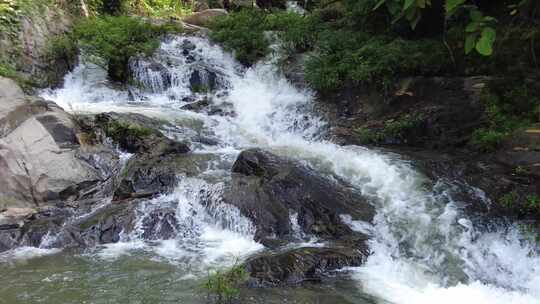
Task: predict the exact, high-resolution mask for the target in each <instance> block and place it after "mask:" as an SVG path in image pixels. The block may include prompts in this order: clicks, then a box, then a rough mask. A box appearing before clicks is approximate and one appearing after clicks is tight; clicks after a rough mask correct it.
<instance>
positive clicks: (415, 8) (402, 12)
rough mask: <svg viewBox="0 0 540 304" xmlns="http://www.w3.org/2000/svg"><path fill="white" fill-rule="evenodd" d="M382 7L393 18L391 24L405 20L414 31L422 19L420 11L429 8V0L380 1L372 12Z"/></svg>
mask: <svg viewBox="0 0 540 304" xmlns="http://www.w3.org/2000/svg"><path fill="white" fill-rule="evenodd" d="M382 5H385V6H386V9H387V10H388V12H389V13H390V15H392V16H393V21H392V23H395V22H397V21H398V20H400V19H401V18H406V19H407V21H408V22H409V24H410V26H411V28H412V29H415V28H416V26H417V25H418V22H420V20H421V19H422V10H424V9H425V8H427V7H429V6H431V0H380V1H379V2H377V4H375V7H374V8H373V10H377V9H378V8H379V7H381V6H382Z"/></svg>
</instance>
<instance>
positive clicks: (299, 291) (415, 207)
mask: <svg viewBox="0 0 540 304" xmlns="http://www.w3.org/2000/svg"><path fill="white" fill-rule="evenodd" d="M186 45H188V46H189V48H190V56H186V55H185V52H184V53H183V51H184V50H185V48H186ZM192 48H194V49H192ZM191 49H192V50H191ZM153 60H154V61H155V62H158V63H160V64H161V65H162V66H164V67H166V69H167V71H168V74H169V75H170V77H169V79H165V78H164V77H163V74H162V73H160V72H159V71H155V70H152V69H150V68H149V66H150V65H151V64H152V63H151V62H148V61H144V60H138V61H136V62H134V63H133V68H134V69H135V70H136V77H137V80H139V81H140V82H141V83H142V84H144V86H145V87H146V88H147V89H136V88H132V89H130V90H129V91H126V90H121V89H116V88H114V87H111V86H110V85H109V84H107V83H106V81H105V73H104V71H102V70H101V69H99V68H97V67H95V66H92V65H90V64H81V65H80V66H79V67H77V68H76V69H75V70H74V71H73V72H72V73H71V74H69V75H67V76H66V80H65V85H64V87H63V88H61V89H57V90H49V91H45V92H43V94H42V95H43V96H44V97H45V98H47V99H50V100H53V101H55V102H56V103H58V104H59V105H60V106H62V107H63V108H64V109H66V110H68V111H71V112H81V113H85V112H92V113H97V112H110V111H116V112H137V113H142V114H146V115H148V116H153V117H158V118H161V119H166V120H167V121H170V122H172V123H173V124H176V125H178V126H179V128H178V129H175V130H170V132H169V133H168V134H167V135H168V136H171V137H176V138H182V139H191V138H195V137H197V136H205V137H208V138H212V139H213V140H214V141H216V142H217V144H216V145H207V144H204V143H194V144H193V145H192V149H193V150H194V152H193V153H196V154H200V155H201V157H203V156H204V157H208V158H209V161H207V162H206V164H207V168H204V170H202V173H201V174H200V176H197V177H193V178H183V179H181V182H180V183H179V184H178V186H177V188H176V190H175V191H174V193H172V194H169V195H163V196H160V197H158V198H154V199H151V200H148V201H147V202H145V203H144V204H142V205H141V206H140V207H139V209H138V210H137V212H138V224H137V225H138V227H137V229H135V231H134V232H133V233H129V234H123V235H122V237H121V240H120V242H118V243H115V244H110V245H106V246H100V247H97V248H94V249H92V250H89V251H85V252H83V253H80V252H71V251H68V250H64V251H62V250H60V249H53V248H49V247H50V246H47V244H42V246H41V247H42V248H20V249H17V250H14V251H10V252H7V253H4V254H2V255H0V263H1V264H0V271H1V273H2V275H1V276H0V294H1V295H2V298H1V299H0V303H205V299H204V291H202V290H201V289H200V283H201V280H203V279H204V277H205V275H206V272H207V270H208V269H211V268H215V267H220V266H223V265H230V264H231V263H233V262H234V260H235V259H237V258H245V257H247V256H249V255H250V254H253V253H255V252H257V251H259V250H261V249H262V248H263V246H262V245H260V244H258V243H256V242H255V241H254V240H253V227H252V224H251V223H250V222H249V220H248V219H246V218H243V217H242V216H241V215H240V213H239V212H238V210H236V209H235V208H233V207H230V206H226V205H224V204H220V199H221V198H220V191H221V188H220V187H221V185H222V183H221V182H222V181H223V180H224V179H226V178H228V175H229V172H230V168H231V166H232V163H233V162H234V160H235V159H236V156H237V155H238V154H239V153H240V152H241V151H242V150H243V149H246V148H249V147H262V148H264V149H268V150H271V151H273V152H274V153H276V154H279V155H283V156H288V157H292V158H295V159H298V160H301V161H304V162H306V163H309V164H310V165H311V166H313V167H314V168H316V169H317V170H318V171H319V172H320V173H321V174H335V175H338V176H340V177H342V178H344V179H346V180H348V181H349V182H351V183H352V184H353V185H354V186H355V187H357V188H358V189H360V190H361V191H362V193H363V195H365V196H366V197H369V198H370V199H371V200H372V201H373V202H374V204H375V205H376V209H377V215H376V218H375V221H374V225H373V226H369V225H366V224H365V223H358V222H354V221H349V224H350V225H351V227H352V228H353V229H358V230H361V231H364V232H368V233H369V234H371V235H372V239H371V241H370V247H371V250H372V251H373V254H372V255H371V256H370V257H369V259H368V261H367V263H366V264H365V265H364V266H362V267H359V268H354V269H350V270H349V271H346V272H343V275H340V276H338V278H336V279H335V280H330V281H329V282H326V283H324V284H322V285H306V286H303V287H298V288H284V289H279V290H272V289H269V290H265V289H260V290H259V289H256V290H246V291H245V295H244V301H245V302H249V303H399V304H401V303H453V304H454V303H474V304H481V303H486V304H496V303H504V304H509V303H516V304H529V303H530V304H534V303H540V255H539V253H538V248H535V247H533V245H532V244H531V243H528V242H527V241H525V240H524V237H523V236H522V235H521V234H520V233H519V229H517V228H516V227H512V226H510V227H500V228H499V229H498V230H497V229H491V230H490V231H482V230H479V228H477V227H476V226H475V223H473V222H472V221H471V220H469V219H467V218H466V216H465V215H464V214H463V212H462V211H461V210H460V208H459V206H460V204H459V202H456V201H454V200H453V198H452V197H453V196H452V183H450V182H447V181H435V183H432V182H430V181H428V180H427V179H426V178H425V177H423V176H422V175H421V174H419V173H418V172H416V171H415V169H414V164H411V163H409V162H407V161H405V160H403V159H401V158H400V157H399V156H398V155H395V154H389V153H383V152H380V151H376V150H370V149H366V148H363V147H357V146H338V145H336V144H333V143H332V142H329V141H326V140H324V139H323V138H324V136H323V135H324V131H325V123H324V121H323V120H322V119H320V118H319V117H318V116H317V115H316V114H315V113H316V111H314V110H313V108H312V103H313V96H312V94H311V92H309V91H307V90H305V91H304V90H299V89H297V88H295V87H293V86H292V85H291V84H289V83H288V82H287V81H286V80H285V78H284V77H282V76H281V75H279V73H277V72H276V71H275V69H274V68H273V65H272V64H271V63H270V62H265V63H260V64H258V65H257V66H255V67H253V68H250V69H247V70H246V69H244V68H242V67H241V66H240V65H238V64H237V63H236V62H235V61H234V60H233V59H232V57H231V56H230V55H229V54H227V53H225V52H223V51H222V50H221V48H220V47H218V46H215V45H211V44H209V43H208V41H206V40H205V39H203V38H196V37H187V38H186V37H178V38H174V39H172V38H171V39H169V40H167V41H165V42H163V43H162V45H161V48H160V50H159V51H158V52H157V54H156V55H155V56H154V58H153ZM208 69H211V70H212V71H213V73H206V72H205V71H208ZM194 70H199V71H200V72H199V75H198V76H199V77H200V78H201V79H202V81H203V82H204V81H206V82H208V78H209V77H213V78H215V79H214V80H213V81H215V82H216V83H217V84H218V85H217V90H216V91H215V92H214V93H193V92H191V90H190V85H189V83H190V77H192V73H193V71H194ZM206 95H211V96H207V97H208V98H210V99H211V101H212V103H213V104H214V105H215V106H220V107H222V108H226V109H230V111H232V112H234V113H235V115H234V116H230V115H210V114H207V113H205V112H200V113H196V112H194V111H189V110H182V109H180V107H181V106H183V105H185V104H188V103H190V102H193V101H194V100H197V99H200V98H204V97H205V96H206ZM194 96H195V99H193V98H192V97H194ZM127 157H129V156H127ZM471 191H473V192H475V193H477V199H478V201H479V203H482V204H489V202H488V201H487V200H486V199H485V198H484V196H483V195H482V192H481V191H479V190H477V189H471ZM202 200H211V201H212V204H202ZM105 203H106V202H105ZM164 206H166V207H169V208H174V209H175V210H176V212H175V216H176V218H177V220H178V222H179V223H180V225H181V232H179V233H178V235H177V236H176V238H175V239H172V240H166V241H160V240H156V241H152V242H150V241H144V240H143V238H142V237H141V234H142V233H144V231H143V229H142V227H143V226H144V218H145V215H147V214H148V213H150V212H151V211H152V210H155V209H156V208H158V207H159V208H163V207H164ZM204 206H212V207H211V208H206V207H204ZM193 214H196V216H193ZM51 237H54V236H51ZM312 242H313V243H314V244H315V245H316V242H317V241H316V240H312Z"/></svg>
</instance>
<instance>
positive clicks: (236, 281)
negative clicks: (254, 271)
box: [204, 261, 248, 303]
mask: <svg viewBox="0 0 540 304" xmlns="http://www.w3.org/2000/svg"><path fill="white" fill-rule="evenodd" d="M247 278H248V274H247V272H246V270H245V268H244V267H243V266H242V265H239V264H238V261H237V262H235V263H234V265H233V267H231V269H229V270H227V271H220V270H216V271H215V272H213V273H208V278H207V280H206V282H205V283H204V288H205V289H206V290H208V291H209V292H210V293H211V294H213V295H214V296H215V297H216V300H217V302H218V303H228V302H230V301H231V300H233V299H234V298H235V297H237V296H238V295H239V294H240V290H239V286H240V284H242V283H244V282H245V281H246V280H247Z"/></svg>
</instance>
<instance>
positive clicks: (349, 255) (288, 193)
mask: <svg viewBox="0 0 540 304" xmlns="http://www.w3.org/2000/svg"><path fill="white" fill-rule="evenodd" d="M232 171H233V175H232V180H231V181H230V183H229V184H228V185H227V186H226V187H225V190H224V194H223V199H224V202H225V203H228V204H232V205H234V206H236V207H238V208H239V210H240V212H241V213H242V214H243V215H244V216H246V217H248V218H249V219H250V220H251V221H252V223H253V224H254V225H255V227H256V230H257V231H256V234H255V239H256V240H258V241H259V242H261V243H262V244H264V245H265V246H266V247H268V248H275V249H278V251H279V250H283V249H279V248H284V247H283V246H285V245H288V244H289V243H290V242H293V243H294V242H298V241H301V240H302V238H303V237H305V236H312V237H316V238H318V239H319V240H324V241H326V242H328V243H326V244H325V245H324V246H323V247H318V248H297V249H292V250H290V249H289V250H285V251H281V252H279V253H273V252H268V253H263V254H260V255H259V256H257V257H254V258H252V259H250V260H249V261H248V262H246V269H247V270H248V272H249V273H250V277H251V279H250V284H252V285H254V286H281V285H294V284H298V283H301V282H304V281H311V280H320V279H321V278H322V277H323V276H324V275H325V274H328V272H330V271H333V270H336V269H339V268H342V267H345V266H359V265H360V264H362V263H363V261H365V259H366V257H367V255H368V254H369V251H368V249H367V245H366V240H367V239H368V237H367V236H366V235H365V234H363V233H360V232H357V231H353V230H352V229H351V228H350V226H349V225H348V224H347V223H345V222H344V217H346V216H350V217H351V219H353V220H357V221H363V222H366V223H370V222H371V221H372V219H373V216H374V213H375V212H374V208H373V207H372V206H371V205H370V204H369V202H368V201H367V200H366V199H365V198H364V197H363V196H362V195H361V194H360V193H358V192H357V191H356V190H355V189H353V188H352V187H351V186H350V185H348V184H347V183H346V182H344V181H341V180H339V179H337V178H333V179H330V178H327V177H323V176H321V175H320V174H318V173H317V172H315V171H314V170H313V169H311V168H309V167H306V166H305V165H303V164H300V163H298V162H296V161H293V160H291V159H287V158H283V157H280V156H277V155H274V154H272V153H270V152H267V151H264V150H261V149H249V150H245V151H243V152H242V153H241V154H240V155H239V156H238V158H237V160H236V162H235V163H234V165H233V168H232Z"/></svg>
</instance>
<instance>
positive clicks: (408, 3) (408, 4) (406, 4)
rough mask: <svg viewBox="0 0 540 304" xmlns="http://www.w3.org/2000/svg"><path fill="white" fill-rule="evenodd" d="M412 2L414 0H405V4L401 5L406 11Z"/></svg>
mask: <svg viewBox="0 0 540 304" xmlns="http://www.w3.org/2000/svg"><path fill="white" fill-rule="evenodd" d="M413 3H414V0H405V4H404V5H403V10H404V11H406V10H408V9H409V7H411V6H412V5H413Z"/></svg>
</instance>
